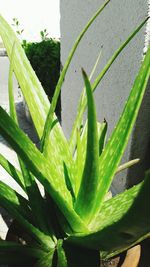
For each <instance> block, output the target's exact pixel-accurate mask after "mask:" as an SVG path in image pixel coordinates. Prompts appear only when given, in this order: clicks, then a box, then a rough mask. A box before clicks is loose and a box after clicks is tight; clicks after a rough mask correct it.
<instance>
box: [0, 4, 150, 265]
mask: <svg viewBox="0 0 150 267" xmlns="http://www.w3.org/2000/svg"><path fill="white" fill-rule="evenodd" d="M109 2H110V0H107V1H106V2H105V3H104V4H103V5H102V6H101V7H100V9H99V10H98V11H97V12H96V13H95V14H94V16H93V17H92V18H91V20H90V21H89V22H88V24H87V25H86V27H85V28H84V29H83V31H82V33H81V34H80V35H79V37H78V38H77V40H76V42H75V44H74V46H73V48H72V50H71V52H70V54H69V57H68V59H67V61H66V64H65V65H64V67H63V70H62V72H61V75H60V78H59V81H58V83H57V86H56V89H55V93H54V96H53V99H52V102H51V104H50V103H49V100H48V98H47V96H46V94H45V92H44V90H43V88H42V86H41V83H40V82H39V80H38V78H37V76H36V75H35V72H34V71H33V69H32V67H31V65H30V63H29V61H28V60H27V58H26V55H25V53H24V50H23V48H22V46H21V44H20V43H19V41H18V39H17V38H16V35H15V34H14V32H13V31H12V29H11V28H10V26H9V25H8V24H7V22H6V21H5V20H4V19H3V17H2V16H1V17H0V35H1V37H2V39H3V42H4V44H5V47H6V50H7V53H8V57H9V59H10V71H9V83H8V85H9V96H10V115H8V114H7V113H6V112H5V111H4V110H3V109H2V108H1V107H0V134H1V135H3V137H4V138H5V139H6V140H7V141H8V143H9V144H10V145H11V147H12V148H13V149H14V150H15V151H16V153H17V155H18V160H19V163H20V170H18V169H16V168H15V167H14V166H13V165H12V164H11V163H10V162H9V161H8V160H7V159H6V158H5V157H4V156H3V155H0V164H1V165H2V166H3V167H4V168H5V169H6V171H7V172H8V173H9V174H10V175H11V176H12V177H13V178H14V179H15V180H16V182H17V183H18V184H19V185H20V186H21V188H22V189H23V190H24V193H25V195H26V197H23V196H22V195H20V194H18V193H17V192H16V191H15V190H13V189H12V188H11V187H9V186H8V185H6V184H5V183H3V182H0V204H1V206H3V207H4V208H5V209H6V210H7V211H8V212H9V213H10V214H11V216H12V217H13V218H14V219H15V220H16V221H17V223H18V224H19V227H18V228H17V229H15V236H16V240H15V241H6V240H3V241H0V263H1V264H10V265H11V264H16V266H17V265H18V266H23V264H25V265H26V266H35V267H47V266H51V267H61V266H62V267H79V266H82V267H84V266H85V267H88V266H89V267H99V266H100V258H101V259H104V260H107V259H109V258H112V257H114V256H116V255H119V254H120V253H121V252H123V251H126V250H128V249H129V248H131V247H133V246H134V245H135V244H138V243H139V242H140V241H141V240H143V239H145V238H147V237H148V236H149V232H150V209H149V205H148V203H149V199H150V171H149V172H147V173H146V175H145V179H144V181H143V182H141V183H139V184H138V185H136V186H134V187H133V188H131V189H128V190H126V191H125V192H122V193H121V194H118V195H116V196H115V197H112V198H111V199H109V198H108V192H109V188H110V185H111V183H112V180H113V177H114V175H115V174H116V173H117V172H118V171H121V170H122V169H124V168H127V167H130V166H131V165H132V164H133V162H128V163H126V164H125V165H123V166H119V164H120V160H121V157H122V154H123V152H124V150H125V147H126V145H127V141H128V139H129V136H130V133H131V130H132V128H133V126H134V122H135V120H136V117H137V114H138V110H139V108H140V105H141V102H142V98H143V95H144V92H145V90H146V86H147V82H148V79H149V76H150V49H148V51H147V53H146V55H145V58H144V60H143V62H142V64H141V68H140V70H139V72H138V74H137V77H136V79H135V82H134V85H133V88H132V90H131V92H130V95H129V98H128V100H127V103H126V104H125V107H124V110H123V112H122V114H121V116H120V119H119V121H118V123H117V125H116V127H115V129H114V131H113V133H112V135H111V137H110V139H109V141H108V142H105V136H106V131H107V123H106V122H105V121H104V122H102V123H99V122H98V121H97V117H96V109H95V103H94V96H93V92H94V90H95V89H96V88H97V86H98V84H99V83H100V81H101V80H102V78H103V77H104V76H105V74H106V73H107V71H108V69H109V68H110V67H111V65H112V64H113V62H114V60H115V59H116V58H117V57H118V55H119V54H120V53H121V51H122V50H123V48H124V47H125V46H126V45H127V44H128V43H129V42H130V40H131V39H132V38H133V37H134V36H135V34H136V33H137V32H138V31H139V30H140V29H141V28H142V26H143V25H144V24H145V23H146V21H147V19H145V21H144V22H142V23H141V24H140V26H139V27H138V28H137V29H135V31H134V32H133V33H132V34H131V35H130V36H129V37H128V39H127V40H126V41H125V42H124V43H123V44H122V45H121V46H120V47H119V48H118V50H117V51H116V52H115V53H114V54H113V56H112V57H111V59H110V60H109V62H108V63H107V64H106V66H105V68H104V69H103V70H102V71H101V72H100V74H99V75H98V76H97V78H96V79H95V81H94V83H93V84H91V83H90V79H89V77H88V75H87V74H86V72H85V71H84V70H82V75H83V79H84V83H85V88H84V90H83V93H82V95H81V98H80V100H79V106H78V112H77V117H76V120H75V123H74V126H73V129H72V134H71V137H70V139H69V140H67V139H66V137H65V136H64V133H63V130H62V128H61V126H60V124H59V122H58V120H57V117H56V115H55V114H54V112H55V108H56V105H57V101H58V98H59V95H60V90H61V87H62V84H63V81H64V78H65V75H66V73H67V70H68V67H69V65H70V62H71V60H72V58H73V55H74V53H75V50H76V48H77V46H78V45H79V43H80V41H81V39H82V37H83V36H84V34H85V33H86V31H87V30H88V28H89V27H90V25H91V24H92V23H93V21H94V20H95V19H96V18H97V16H98V15H99V14H100V13H101V12H102V11H103V10H104V8H105V6H107V4H109ZM96 65H97V63H96ZM96 65H95V66H94V68H93V69H95V68H96ZM13 73H15V75H16V78H17V80H18V82H19V85H20V87H21V90H22V92H23V95H24V97H25V100H26V102H27V104H28V106H29V110H30V114H31V116H32V120H33V123H34V125H35V128H36V130H37V133H38V135H39V138H40V141H41V142H40V143H41V146H40V149H37V148H36V146H35V145H34V144H33V143H32V141H31V140H30V139H29V138H28V137H27V136H26V135H25V134H24V132H23V131H22V130H21V129H20V128H19V125H18V120H17V114H16V109H15V103H14V96H13V82H12V81H13V79H12V77H13ZM86 107H87V110H88V111H87V122H86V123H85V124H84V125H83V127H81V124H82V119H83V114H84V111H85V109H86ZM143 178H144V177H143ZM37 180H38V181H39V182H40V183H41V185H42V186H43V188H44V191H45V194H44V196H43V194H41V192H40V190H39V188H38V186H37ZM20 229H21V230H20ZM105 263H106V262H105ZM132 263H133V262H132ZM119 264H120V263H119ZM101 266H102V263H101ZM116 266H117V265H116ZM118 266H119V265H118ZM124 266H125V265H124ZM126 266H129V264H128V265H126ZM133 266H134V267H135V266H137V262H136V263H135V264H134V265H131V262H130V267H133Z"/></svg>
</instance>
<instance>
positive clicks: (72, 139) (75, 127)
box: [69, 51, 102, 153]
mask: <svg viewBox="0 0 150 267" xmlns="http://www.w3.org/2000/svg"><path fill="white" fill-rule="evenodd" d="M101 54H102V51H100V53H99V55H98V57H97V59H96V62H95V64H94V66H93V69H92V71H91V74H90V76H89V80H90V81H91V79H92V78H93V75H94V73H95V71H96V69H97V66H98V63H99V61H100V58H101ZM85 95H86V89H85V86H84V88H83V90H82V94H81V97H80V102H79V104H78V108H77V117H78V113H80V106H81V105H82V101H84V98H85ZM82 122H83V118H82V117H80V118H78V120H77V123H76V124H74V125H73V128H72V131H71V136H70V141H69V145H70V148H71V147H74V149H73V150H72V153H74V150H75V147H76V145H77V142H78V135H77V134H76V131H78V129H81V128H82ZM84 127H85V126H84ZM70 142H71V143H72V145H71V143H70Z"/></svg>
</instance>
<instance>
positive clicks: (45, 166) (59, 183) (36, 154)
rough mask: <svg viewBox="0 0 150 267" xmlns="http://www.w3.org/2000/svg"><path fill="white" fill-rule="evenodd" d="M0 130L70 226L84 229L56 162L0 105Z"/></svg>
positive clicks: (77, 230) (79, 229)
mask: <svg viewBox="0 0 150 267" xmlns="http://www.w3.org/2000/svg"><path fill="white" fill-rule="evenodd" d="M0 132H1V134H2V136H3V137H4V138H5V139H6V140H7V141H8V143H9V144H10V145H11V146H12V147H13V148H14V150H15V151H16V152H17V154H18V155H19V156H20V157H21V158H22V160H23V161H24V162H25V164H26V166H27V167H28V169H29V170H30V171H31V172H32V173H33V174H34V175H35V177H36V178H37V179H38V180H39V181H40V182H41V184H43V186H44V188H45V190H46V191H47V192H48V193H49V194H50V195H51V196H52V198H53V199H54V201H55V203H56V204H57V206H58V207H59V209H60V210H61V212H62V213H63V214H64V216H65V217H66V219H67V221H68V222H69V224H70V226H71V228H72V229H73V230H74V231H76V232H80V231H82V230H83V231H84V230H85V231H86V230H87V229H86V227H85V225H84V223H83V222H82V220H81V219H80V218H79V216H78V215H77V214H76V212H75V211H74V209H73V204H72V197H71V194H70V192H69V191H68V190H67V188H66V184H65V181H64V180H63V177H61V173H60V175H59V176H58V171H59V168H58V166H57V168H56V164H54V165H53V164H52V163H51V161H48V160H47V159H46V158H45V157H44V156H43V155H42V154H41V153H40V151H39V150H38V149H37V148H36V147H35V145H34V144H33V143H32V142H31V140H30V139H29V138H28V137H27V136H26V135H25V134H24V133H23V132H22V131H21V130H20V129H19V128H18V126H17V125H16V124H15V123H14V122H13V120H12V119H11V118H10V117H9V116H8V114H7V113H6V112H5V111H4V110H3V109H2V108H1V107H0Z"/></svg>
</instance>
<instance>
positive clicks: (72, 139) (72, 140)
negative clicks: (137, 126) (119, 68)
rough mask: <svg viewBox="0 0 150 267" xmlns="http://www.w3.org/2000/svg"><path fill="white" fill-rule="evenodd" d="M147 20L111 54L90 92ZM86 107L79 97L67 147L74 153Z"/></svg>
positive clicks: (84, 100)
mask: <svg viewBox="0 0 150 267" xmlns="http://www.w3.org/2000/svg"><path fill="white" fill-rule="evenodd" d="M147 20H148V18H146V19H145V20H144V21H143V22H142V23H141V24H140V25H139V26H138V27H137V28H136V29H135V30H134V32H133V33H132V34H131V35H130V36H129V37H128V38H127V40H126V41H125V42H124V43H123V44H122V45H121V46H120V47H119V48H118V49H117V50H116V51H115V53H114V54H113V56H112V57H111V58H110V60H109V61H108V63H107V64H106V66H105V67H104V69H103V70H102V71H101V72H100V74H99V75H98V76H97V78H96V79H95V81H94V83H93V85H92V90H93V91H94V90H95V89H96V88H97V86H98V84H99V83H100V81H101V80H102V79H103V77H104V76H105V74H106V73H107V71H108V70H109V68H110V67H111V65H112V64H113V62H114V61H115V60H116V59H117V57H118V56H119V55H120V53H121V52H122V50H123V49H124V48H125V47H126V46H127V45H128V43H129V42H130V41H131V40H132V39H133V38H134V36H135V35H136V34H137V33H138V32H139V31H140V29H141V28H142V27H143V26H144V25H145V23H146V22H147ZM86 106H87V100H86V97H85V96H84V98H83V95H81V97H80V99H79V105H78V113H77V116H76V119H75V122H74V125H73V128H72V133H71V137H70V141H69V147H70V151H72V152H73V151H74V149H75V145H76V143H75V135H76V129H77V128H78V125H79V124H80V122H81V121H82V118H83V114H84V112H85V109H86Z"/></svg>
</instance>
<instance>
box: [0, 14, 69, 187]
mask: <svg viewBox="0 0 150 267" xmlns="http://www.w3.org/2000/svg"><path fill="white" fill-rule="evenodd" d="M0 35H1V37H2V39H3V42H4V45H5V47H6V50H7V54H8V57H9V58H11V53H12V49H13V44H14V43H15V51H14V55H13V58H14V72H15V75H16V77H17V80H18V82H19V85H20V87H21V90H22V92H23V95H24V97H25V100H26V102H27V104H28V107H29V110H30V114H31V117H32V120H33V122H34V125H35V128H36V130H37V133H38V135H39V138H41V137H42V134H43V129H44V124H45V120H46V116H47V113H48V110H49V107H50V103H49V100H48V98H47V96H46V94H45V92H44V90H43V88H42V86H41V84H40V82H39V80H38V78H37V76H36V74H35V72H34V71H33V69H32V67H31V65H30V63H29V61H28V59H27V57H26V55H25V53H24V50H23V48H22V46H21V44H20V43H19V41H18V39H17V37H16V35H15V33H14V32H13V31H12V29H11V28H10V26H9V25H8V24H7V22H6V21H5V20H4V19H3V17H2V16H0ZM54 119H56V116H55V118H54ZM47 149H48V151H49V153H48V157H49V160H50V161H51V162H53V163H54V164H56V165H57V166H59V167H57V169H59V171H58V175H59V173H60V172H61V176H62V177H64V167H63V162H65V164H66V166H67V169H68V172H69V175H70V177H71V180H72V183H73V178H72V176H73V175H72V173H74V172H73V171H72V169H73V167H74V164H73V159H72V155H71V153H70V151H69V148H68V143H67V140H66V138H65V136H64V134H63V131H62V128H61V126H60V124H59V122H58V123H57V124H56V125H55V127H53V130H52V131H51V135H50V138H49V141H48V147H47ZM56 171H57V170H56Z"/></svg>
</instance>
